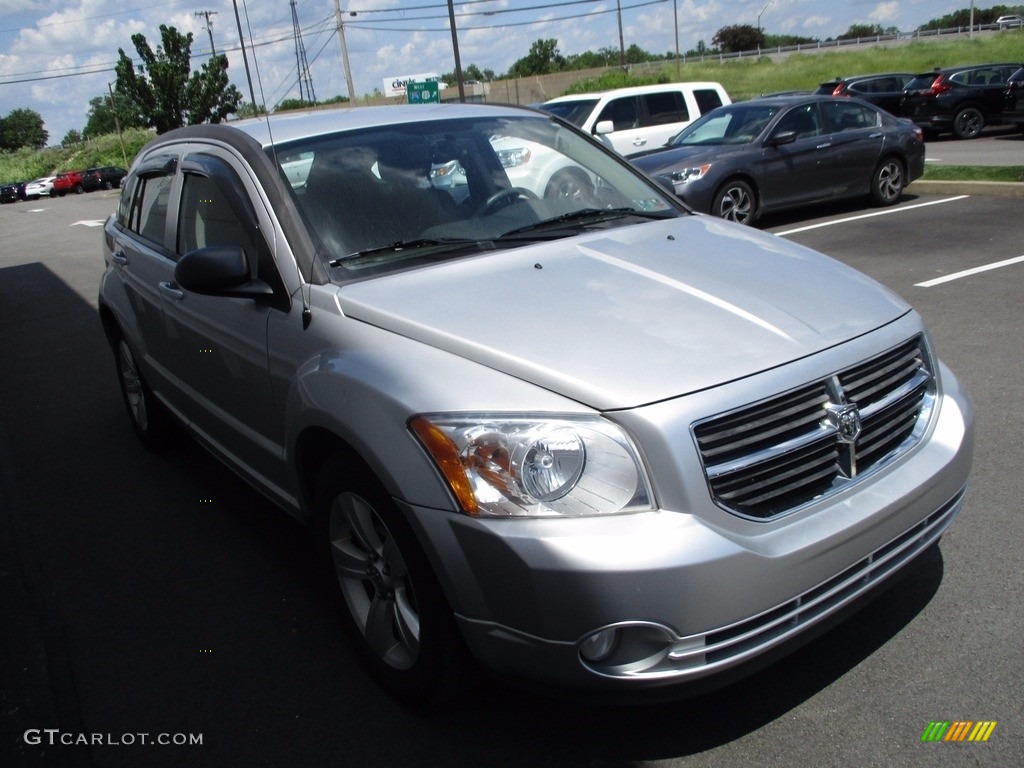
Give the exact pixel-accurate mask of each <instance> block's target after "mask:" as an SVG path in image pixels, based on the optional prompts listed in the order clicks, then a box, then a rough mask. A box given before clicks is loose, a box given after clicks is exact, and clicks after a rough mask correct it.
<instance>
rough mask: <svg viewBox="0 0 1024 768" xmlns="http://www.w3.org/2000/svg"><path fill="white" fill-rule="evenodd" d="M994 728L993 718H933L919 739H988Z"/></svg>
mask: <svg viewBox="0 0 1024 768" xmlns="http://www.w3.org/2000/svg"><path fill="white" fill-rule="evenodd" d="M995 729H996V721H995V720H978V721H977V722H975V721H973V720H952V721H950V720H938V721H935V720H933V721H932V722H930V723H928V727H927V728H925V729H924V733H922V734H921V741H988V737H989V736H991V735H992V731H994V730H995Z"/></svg>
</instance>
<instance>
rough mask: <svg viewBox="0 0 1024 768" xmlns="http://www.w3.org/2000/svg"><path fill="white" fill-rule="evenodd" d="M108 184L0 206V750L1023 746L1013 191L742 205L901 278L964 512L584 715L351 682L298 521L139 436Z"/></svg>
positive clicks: (201, 759)
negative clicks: (928, 545)
mask: <svg viewBox="0 0 1024 768" xmlns="http://www.w3.org/2000/svg"><path fill="white" fill-rule="evenodd" d="M115 202H116V195H115V194H112V193H95V194H92V195H85V196H81V197H74V198H70V197H69V198H63V199H59V200H53V201H39V202H38V203H22V204H18V205H13V206H4V207H3V208H2V209H0V233H2V240H0V360H2V361H3V364H4V371H3V375H0V489H2V493H0V605H2V606H3V621H0V707H2V709H0V711H2V713H3V715H2V722H0V765H3V766H19V765H25V766H37V765H60V766H65V765H66V766H103V768H107V767H108V766H165V765H166V766H180V765H195V766H224V765H246V766H295V765H317V766H345V767H346V768H348V767H350V766H352V767H355V766H362V765H368V766H370V765H372V766H385V767H390V766H396V767H404V766H430V767H431V768H433V767H434V766H438V767H440V766H444V767H445V768H448V767H449V766H473V767H474V768H476V766H480V765H487V766H491V765H495V766H502V767H506V766H507V767H508V768H536V766H559V767H561V766H570V767H572V766H582V767H585V768H614V767H617V766H658V767H659V768H665V767H671V768H677V767H689V766H716V767H717V766H722V767H726V768H734V767H735V766H741V765H749V766H793V765H801V764H806V765H813V766H837V767H838V766H843V767H844V768H845V767H846V766H853V765H857V766H891V765H900V766H901V767H902V766H906V767H913V766H961V765H982V766H1018V765H1021V764H1022V763H1024V699H1022V697H1021V695H1020V691H1021V688H1022V683H1024V665H1022V659H1024V640H1022V638H1024V615H1022V612H1021V610H1020V605H1021V593H1022V589H1024V569H1022V568H1021V567H1020V555H1019V552H1018V549H1019V545H1018V542H1019V541H1021V540H1022V538H1024V516H1022V515H1021V511H1020V499H1021V498H1022V496H1024V474H1022V473H1021V472H1020V470H1019V467H1020V466H1021V465H1022V463H1024V445H1022V444H1021V441H1020V439H1019V437H1018V433H1019V424H1021V423H1022V421H1024V404H1022V402H1021V399H1020V397H1019V396H1018V391H1019V382H1020V381H1021V380H1022V375H1024V362H1022V361H1024V339H1022V334H1021V328H1020V325H1021V319H1020V318H1021V315H1020V309H1019V306H1020V294H1021V291H1022V288H1024V235H1022V234H1021V229H1020V227H1017V226H1015V225H1012V222H1016V221H1017V219H1018V218H1019V205H1020V204H1019V202H1018V201H1015V200H1008V199H1002V198H996V197H984V196H974V195H967V196H963V195H960V194H956V195H953V194H951V195H945V196H930V195H919V194H910V195H908V196H907V198H906V200H905V201H904V202H903V203H901V204H900V205H899V206H897V207H896V208H892V209H877V208H870V207H868V206H866V205H865V204H862V203H847V204H843V205H837V206H828V207H819V208H815V209H808V210H805V211H801V212H799V213H794V214H787V215H778V216H774V217H771V218H768V219H765V220H764V221H763V222H762V223H761V227H762V228H763V229H765V230H767V231H770V232H774V233H776V234H778V235H780V236H782V237H786V238H788V239H791V240H794V241H796V242H799V243H802V244H804V245H807V246H809V247H813V248H816V249H818V250H822V251H824V252H826V253H829V254H830V255H832V256H834V257H836V258H839V259H840V260H842V261H844V262H845V263H848V264H850V265H851V266H854V267H856V268H858V269H860V270H862V271H864V272H866V273H867V274H869V275H870V276H872V277H874V278H875V279H876V280H879V281H880V282H882V283H883V284H885V285H886V286H888V287H889V288H890V289H892V290H893V291H896V292H897V293H899V294H901V295H903V296H904V297H905V298H907V299H908V300H909V301H910V302H911V303H912V304H913V305H914V306H915V307H916V308H917V309H918V310H919V311H920V312H921V314H922V315H923V316H924V318H925V320H926V321H927V322H928V324H929V327H930V329H931V334H932V338H933V341H934V343H935V346H936V348H937V350H938V353H939V355H940V356H941V357H942V358H943V359H944V360H945V361H946V362H947V363H948V364H949V365H950V366H951V367H952V368H953V369H954V370H955V371H956V372H957V374H958V375H959V376H960V377H961V379H962V380H963V381H964V383H965V384H966V386H967V389H968V391H969V392H970V393H971V395H972V397H973V399H974V402H975V406H976V409H977V415H978V439H977V449H976V463H975V470H974V473H973V475H972V484H971V488H970V490H969V493H968V497H967V502H966V505H965V509H964V512H963V514H962V515H961V518H960V519H959V520H958V521H957V523H956V524H955V525H954V527H953V528H952V529H951V531H950V532H949V533H948V534H947V535H946V537H944V539H943V541H942V542H941V544H940V545H939V546H938V547H937V548H933V549H932V550H930V551H929V552H928V553H926V555H925V556H924V557H923V558H922V559H921V560H920V561H919V562H918V563H917V564H916V566H915V567H914V568H913V569H911V571H910V572H909V573H908V574H907V576H906V578H905V579H903V580H902V581H901V582H899V583H898V584H897V585H895V586H894V587H893V589H891V590H890V591H889V592H887V593H885V594H884V595H882V596H881V597H880V598H879V599H877V600H876V601H875V602H873V603H871V604H870V605H868V606H867V607H866V608H865V609H864V610H863V611H862V612H860V613H858V614H857V615H855V616H854V617H852V618H851V619H850V620H848V621H846V622H845V623H844V624H842V625H841V626H839V627H837V628H836V629H834V630H833V631H831V632H829V633H828V634H825V635H824V636H822V637H820V638H819V639H817V640H815V641H814V642H812V643H811V644H810V645H808V646H806V647H805V648H803V649H801V650H800V651H798V652H796V653H795V654H793V655H791V656H789V657H787V658H785V659H783V660H782V661H780V662H778V663H776V664H774V665H772V666H771V667H769V668H767V669H765V670H763V671H762V672H760V673H758V674H756V675H754V676H752V677H750V678H748V679H746V680H744V681H742V682H740V683H737V684H734V685H732V686H730V687H728V688H726V689H723V690H721V691H718V692H715V693H712V694H708V695H705V696H700V697H697V698H694V699H689V700H684V701H681V702H677V703H672V704H659V705H648V706H632V707H603V706H596V705H591V704H587V703H580V702H564V701H560V700H554V699H549V698H546V697H544V696H543V695H540V694H538V693H536V692H524V691H519V690H517V689H515V688H510V687H508V686H506V685H504V684H500V683H497V682H490V681H484V682H482V683H481V685H480V686H478V687H477V688H476V689H474V690H473V691H471V692H470V693H469V694H467V695H466V696H465V697H464V698H463V699H460V700H458V701H455V702H453V703H450V704H448V705H446V706H444V707H438V708H435V709H432V710H430V711H426V712H423V711H411V710H409V709H406V708H405V707H403V706H401V705H398V704H396V703H395V702H394V701H393V700H391V699H389V698H388V697H387V696H386V695H385V694H383V693H382V692H381V691H380V690H379V689H377V688H376V687H375V686H374V684H373V683H372V682H371V681H370V680H369V679H368V678H367V677H366V676H365V675H364V673H363V672H362V670H361V668H360V667H359V665H358V664H357V663H356V660H355V657H354V654H353V653H352V652H351V651H350V650H349V648H348V646H347V645H346V644H345V642H344V638H343V636H342V632H341V628H340V624H339V622H338V621H337V620H336V618H335V607H334V606H333V605H332V602H331V598H330V595H329V591H328V589H327V587H326V584H325V582H324V580H323V579H322V577H321V574H320V573H319V571H318V569H317V568H316V567H315V566H314V564H313V563H312V561H311V558H310V554H309V552H310V550H309V548H308V546H307V542H306V537H305V533H304V531H303V530H302V529H301V527H299V526H298V525H296V524H294V523H293V522H291V521H290V520H289V519H288V518H286V517H285V516H284V515H283V514H281V513H280V512H279V511H278V510H277V509H276V508H274V507H273V506H272V505H270V504H269V503H268V502H266V501H265V500H263V499H262V497H260V496H259V495H258V494H256V493H255V492H253V491H252V490H251V489H249V488H248V487H247V486H246V485H244V484H243V483H242V482H241V481H239V480H238V479H236V478H235V477H234V476H233V475H232V474H231V473H230V472H228V471H227V470H225V469H224V468H223V467H222V466H221V465H219V464H218V463H217V462H216V461H214V460H213V459H211V458H210V457H209V456H208V455H207V454H205V453H204V452H203V451H202V450H201V449H199V448H198V447H197V446H195V445H193V444H191V443H188V442H185V443H184V444H182V445H180V446H177V447H176V448H175V449H173V450H172V451H171V452H170V453H168V454H164V455H155V454H151V453H148V452H146V451H145V450H143V449H142V448H141V447H140V446H139V444H138V442H137V441H136V439H135V436H134V435H133V433H132V432H131V429H130V427H129V425H128V421H127V417H126V415H125V414H124V412H123V406H122V404H121V402H120V397H119V394H118V391H117V384H116V379H115V375H114V366H113V362H112V358H111V355H110V352H109V350H108V349H107V348H106V345H105V341H104V339H103V336H102V332H101V329H100V325H99V321H98V318H97V316H96V312H95V307H96V291H97V286H98V280H99V275H100V272H101V269H102V260H101V255H100V254H101V248H100V238H101V234H100V232H101V230H100V229H99V227H98V226H97V224H98V223H99V222H100V221H102V219H103V218H104V217H105V216H106V215H107V214H108V213H109V212H110V211H112V210H113V206H114V204H115ZM1008 222H1010V223H1011V224H1010V225H1008V224H1007V223H1008ZM968 270H976V271H974V272H972V273H970V274H966V272H967V271H968ZM937 280H944V282H936V281H937ZM828 289H829V287H828V286H822V290H823V291H827V290H828ZM835 298H836V301H842V296H836V297H835ZM967 720H970V721H982V720H984V721H996V722H997V725H996V727H995V729H994V731H993V732H992V735H991V737H990V739H989V740H988V741H987V742H985V743H926V742H922V740H921V736H922V733H923V732H924V730H925V729H926V727H927V726H928V725H929V723H930V722H934V721H967ZM46 729H56V730H57V731H59V734H58V741H57V743H56V744H54V745H50V744H49V743H48V742H47V737H48V736H49V737H52V735H53V734H47V733H46ZM28 732H32V735H31V736H29V737H28V738H27V737H26V736H27V733H28ZM141 734H147V739H148V738H153V739H156V738H157V737H158V736H159V735H160V734H168V735H169V736H174V735H177V734H183V735H186V736H190V737H194V736H195V735H197V734H198V735H199V736H200V737H201V739H202V743H201V744H191V745H187V744H186V745H174V744H171V745H167V746H162V745H157V744H143V743H141V739H140V735H141ZM63 735H69V736H71V737H76V736H78V735H85V736H87V737H89V738H87V739H86V741H87V742H90V739H92V737H93V736H96V735H98V736H100V737H101V738H100V739H99V741H98V742H97V741H96V740H95V739H92V741H91V743H80V740H79V743H73V744H71V745H67V746H62V745H61V744H60V741H59V739H60V737H61V736H63ZM128 735H130V736H131V741H132V742H133V743H130V744H129V743H127V742H128V739H127V738H126V736H128ZM36 736H38V737H39V740H40V743H31V742H32V741H33V740H34V738H35V737H36ZM115 742H116V743H115Z"/></svg>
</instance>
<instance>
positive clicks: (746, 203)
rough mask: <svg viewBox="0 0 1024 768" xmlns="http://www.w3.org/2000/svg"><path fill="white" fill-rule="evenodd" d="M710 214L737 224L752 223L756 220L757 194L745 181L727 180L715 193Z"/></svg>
mask: <svg viewBox="0 0 1024 768" xmlns="http://www.w3.org/2000/svg"><path fill="white" fill-rule="evenodd" d="M711 214H712V215H713V216H718V217H719V218H721V219H728V220H729V221H735V222H738V223H739V224H753V223H754V221H756V220H757V214H758V210H757V196H756V195H755V194H754V190H753V188H752V187H751V186H750V185H749V184H747V182H745V181H740V180H739V179H733V180H732V181H727V182H726V183H725V184H723V185H722V186H721V187H719V189H718V192H716V193H715V199H714V202H713V203H712V204H711Z"/></svg>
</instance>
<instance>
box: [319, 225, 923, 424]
mask: <svg viewBox="0 0 1024 768" xmlns="http://www.w3.org/2000/svg"><path fill="white" fill-rule="evenodd" d="M338 294H339V302H340V305H341V308H342V310H343V311H344V313H345V314H346V315H347V316H349V317H352V318H356V319H358V320H361V321H363V322H366V323H370V324H372V325H375V326H378V327H380V328H383V329H386V330H388V331H392V332H394V333H397V334H401V335H403V336H406V337H408V338H411V339H415V340H418V341H420V342H422V343H424V344H429V345H431V346H433V347H437V348H439V349H443V350H446V351H448V352H450V353H452V354H455V355H459V356H460V357H463V358H466V359H468V360H472V361H475V362H477V363H479V364H481V365H485V366H488V367H490V368H493V369H496V370H499V371H503V372H505V373H507V374H509V375H511V376H515V377H517V378H519V379H522V380H525V381H529V382H532V383H534V384H536V385H538V386H540V387H544V388H545V389H548V390H551V391H553V392H557V393H560V394H562V395H564V396H566V397H569V398H572V399H574V400H576V401H578V402H581V403H584V404H587V405H589V406H591V407H593V408H596V409H600V410H612V409H621V408H629V407H634V406H638V405H643V404H646V403H651V402H656V401H660V400H665V399H668V398H672V397H676V396H679V395H684V394H687V393H690V392H695V391H698V390H702V389H706V388H708V387H713V386H716V385H719V384H722V383H724V382H728V381H732V380H735V379H738V378H741V377H744V376H748V375H751V374H754V373H757V372H759V371H762V370H765V369H769V368H772V367H775V366H778V365H782V364H784V363H787V362H790V361H793V360H797V359H799V358H802V357H805V356H807V355H810V354H813V353H815V352H818V351H820V350H823V349H826V348H828V347H831V346H833V345H836V344H839V343H841V342H843V341H846V340H848V339H851V338H854V337H856V336H858V335H861V334H863V333H866V332H868V331H871V330H873V329H875V328H878V327H879V326H881V325H884V324H886V323H888V322H891V321H892V320H894V319H896V318H898V317H900V316H901V315H903V314H905V313H906V312H907V311H909V307H908V306H907V304H906V303H905V302H904V301H902V300H901V299H900V298H898V297H897V296H895V295H894V294H892V293H890V292H889V291H888V290H886V289H885V288H882V287H881V286H880V285H878V284H877V283H875V282H874V281H872V280H870V279H869V278H867V277H866V276H864V275H862V274H860V273H858V272H855V271H853V270H851V269H849V268H847V267H845V266H843V265H841V264H839V263H838V262H836V261H833V260H832V259H829V258H828V257H825V256H822V255H821V254H818V253H816V252H814V251H811V250H808V249H806V248H803V247H801V246H798V245H795V244H793V243H791V242H789V241H787V240H784V239H782V238H779V237H775V236H773V235H769V234H765V233H763V232H759V231H757V230H754V229H751V228H749V227H742V226H739V225H735V224H731V223H729V222H725V221H722V220H720V219H717V218H714V217H710V216H685V217H681V218H678V219H672V220H669V221H662V222H654V223H646V224H641V225H636V226H624V227H619V228H615V229H612V230H607V231H603V232H600V233H593V234H588V235H584V236H580V237H573V238H567V239H564V240H557V241H554V242H545V243H539V244H537V245H531V246H528V247H523V248H517V249H514V250H510V251H498V252H491V253H490V254H488V255H484V256H480V257H473V258H466V259H460V260H454V261H451V262H447V263H444V264H440V265H436V266H432V267H427V268H422V269H416V270H411V271H407V272H402V273H399V274H395V275H390V276H387V277H382V278H378V279H373V280H367V281H364V282H360V283H352V284H348V285H345V286H343V287H339V288H338Z"/></svg>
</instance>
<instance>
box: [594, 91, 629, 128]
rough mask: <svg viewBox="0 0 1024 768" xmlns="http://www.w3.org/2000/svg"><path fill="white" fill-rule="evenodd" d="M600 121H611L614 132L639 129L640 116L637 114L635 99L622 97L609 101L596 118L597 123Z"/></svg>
mask: <svg viewBox="0 0 1024 768" xmlns="http://www.w3.org/2000/svg"><path fill="white" fill-rule="evenodd" d="M602 120H611V121H612V124H613V125H614V126H615V130H616V131H628V130H629V129H630V128H637V127H639V125H640V116H639V114H638V112H637V103H636V97H635V96H624V97H623V98H621V99H612V100H611V101H609V102H608V103H607V104H606V105H605V107H604V109H602V110H601V114H600V115H598V116H597V122H598V123H599V122H601V121H602Z"/></svg>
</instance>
